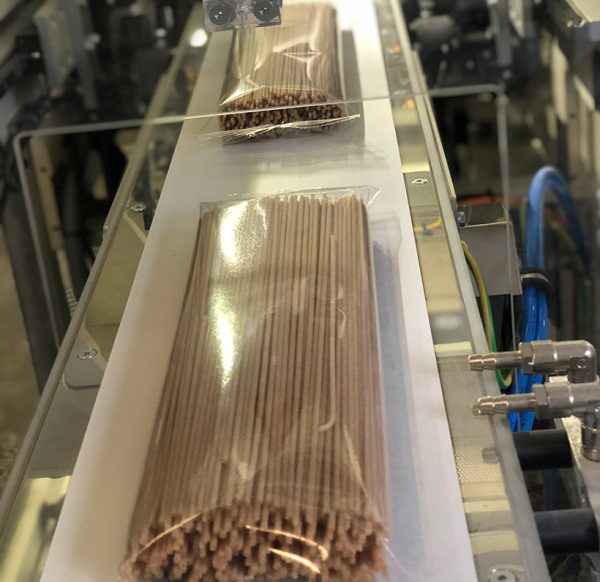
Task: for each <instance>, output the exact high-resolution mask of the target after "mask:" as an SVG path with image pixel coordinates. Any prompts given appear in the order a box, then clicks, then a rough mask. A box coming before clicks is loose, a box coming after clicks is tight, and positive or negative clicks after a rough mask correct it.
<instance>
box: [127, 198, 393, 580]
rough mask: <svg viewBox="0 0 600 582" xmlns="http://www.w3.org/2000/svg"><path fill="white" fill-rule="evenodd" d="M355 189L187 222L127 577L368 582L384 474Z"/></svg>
mask: <svg viewBox="0 0 600 582" xmlns="http://www.w3.org/2000/svg"><path fill="white" fill-rule="evenodd" d="M372 195H373V189H354V190H340V191H333V192H332V191H328V192H321V191H318V192H314V191H312V192H304V193H294V194H279V195H272V196H263V197H257V198H251V199H245V200H235V201H234V202H229V203H226V204H216V205H212V206H208V207H205V208H203V211H202V213H201V219H200V226H199V232H198V239H197V245H196V252H195V255H194V262H193V266H192V268H191V273H190V278H189V284H188V290H187V293H186V298H185V301H184V307H183V311H182V315H181V319H180V323H179V327H178V331H177V335H176V338H175V343H174V347H173V351H172V354H171V362H170V367H169V371H168V374H167V378H166V380H165V388H164V392H163V397H162V402H161V406H160V409H159V412H158V417H157V419H156V424H155V431H154V437H153V439H152V442H151V445H150V449H149V452H148V456H147V461H146V468H145V472H144V476H143V479H142V486H141V489H140V493H139V497H138V501H137V504H136V508H135V511H134V515H133V518H132V523H131V530H130V545H129V550H128V556H127V559H126V563H125V565H124V574H125V575H126V576H127V577H128V578H129V579H131V580H154V579H160V580H163V579H168V580H181V579H185V580H215V581H227V582H234V581H238V580H239V581H242V580H263V581H264V580H282V579H286V578H288V577H292V578H297V577H299V576H300V577H305V578H308V579H319V580H329V581H349V580H353V581H363V580H364V581H367V580H373V579H374V576H375V574H376V573H384V572H385V571H386V559H385V549H384V548H385V539H386V536H387V532H388V527H389V526H388V498H387V466H386V453H385V442H384V441H385V438H384V417H383V410H382V386H381V368H380V356H379V334H378V325H377V307H376V299H375V290H374V274H373V258H372V249H371V242H370V236H369V222H368V216H367V207H366V203H367V202H368V200H369V199H370V197H371V196H372Z"/></svg>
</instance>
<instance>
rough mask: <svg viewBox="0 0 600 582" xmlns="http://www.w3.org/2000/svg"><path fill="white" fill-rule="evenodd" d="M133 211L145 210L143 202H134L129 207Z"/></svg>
mask: <svg viewBox="0 0 600 582" xmlns="http://www.w3.org/2000/svg"><path fill="white" fill-rule="evenodd" d="M129 208H130V209H131V210H133V211H134V212H144V210H146V205H145V204H144V203H143V202H136V203H135V204H132V205H131V206H130V207H129Z"/></svg>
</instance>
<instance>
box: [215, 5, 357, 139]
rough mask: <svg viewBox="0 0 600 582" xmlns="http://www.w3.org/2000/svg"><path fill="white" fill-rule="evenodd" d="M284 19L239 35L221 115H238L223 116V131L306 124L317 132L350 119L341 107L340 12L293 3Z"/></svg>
mask: <svg viewBox="0 0 600 582" xmlns="http://www.w3.org/2000/svg"><path fill="white" fill-rule="evenodd" d="M282 18H283V24H282V25H280V26H272V27H266V28H252V29H249V30H245V31H242V32H236V33H235V36H234V41H233V47H232V51H231V56H230V60H229V66H228V72H227V79H226V81H225V85H224V87H223V93H222V96H221V105H220V112H221V113H228V112H232V115H224V116H222V117H221V118H220V124H221V129H222V130H246V129H249V128H254V127H261V126H272V125H296V126H298V125H299V126H302V125H303V124H305V126H306V127H307V128H311V129H316V128H324V127H327V126H329V125H332V124H335V123H338V122H339V121H341V120H342V119H343V118H345V117H346V116H347V115H348V111H347V108H346V107H345V105H343V104H341V103H340V102H341V101H343V92H342V82H341V73H340V62H339V54H338V31H337V19H336V11H335V9H334V8H333V7H332V6H331V5H330V4H328V3H326V2H322V3H294V2H292V1H291V0H290V1H289V2H285V3H284V7H283V12H282ZM335 102H337V103H335ZM252 110H262V111H252ZM244 111H248V112H247V113H244Z"/></svg>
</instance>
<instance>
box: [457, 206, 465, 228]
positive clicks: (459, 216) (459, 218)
mask: <svg viewBox="0 0 600 582" xmlns="http://www.w3.org/2000/svg"><path fill="white" fill-rule="evenodd" d="M456 222H458V226H460V227H461V228H463V227H465V226H467V215H466V214H465V213H464V212H463V211H462V210H459V211H458V212H457V213H456Z"/></svg>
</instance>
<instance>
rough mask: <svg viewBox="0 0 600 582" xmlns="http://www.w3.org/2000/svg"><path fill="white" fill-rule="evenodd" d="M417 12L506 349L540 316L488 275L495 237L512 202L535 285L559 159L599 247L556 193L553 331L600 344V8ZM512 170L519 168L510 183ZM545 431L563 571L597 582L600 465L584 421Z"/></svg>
mask: <svg viewBox="0 0 600 582" xmlns="http://www.w3.org/2000/svg"><path fill="white" fill-rule="evenodd" d="M403 8H404V11H405V14H406V16H407V19H408V20H409V22H410V24H409V29H410V33H411V38H412V41H413V43H414V46H415V47H417V50H418V51H419V55H420V58H421V63H422V66H423V70H424V75H425V77H426V78H427V82H428V85H429V88H430V90H431V95H432V101H433V106H434V108H435V113H436V118H437V122H438V126H439V131H440V134H441V137H442V141H443V144H444V150H445V153H446V157H447V160H448V164H449V167H450V172H451V174H452V177H453V182H454V185H455V189H456V198H457V200H456V204H457V216H458V223H459V231H460V232H461V237H462V238H463V240H466V241H467V242H468V244H469V246H470V247H471V249H472V250H473V252H474V253H477V254H478V255H479V258H480V264H481V265H482V270H483V271H484V275H485V278H486V281H487V282H488V285H489V287H490V295H491V300H492V306H493V312H494V322H495V327H496V336H497V338H498V349H499V350H500V351H501V350H503V349H504V350H511V349H513V346H514V345H515V343H516V342H518V341H520V340H521V339H522V338H521V334H520V326H521V321H522V319H523V318H524V317H526V316H527V314H526V313H523V302H522V289H518V288H517V289H515V288H511V289H507V288H506V285H504V286H503V284H502V283H503V282H506V280H507V279H508V277H509V271H508V269H504V270H502V272H501V274H500V275H499V274H498V272H494V270H493V269H489V268H488V269H487V272H485V271H486V267H485V265H486V264H489V263H493V264H496V265H497V261H496V262H494V261H493V260H490V259H491V258H492V257H493V256H494V254H497V253H498V248H499V247H498V244H497V241H496V245H495V247H494V245H491V244H490V241H491V240H492V233H493V232H498V221H499V220H501V217H502V216H504V212H503V210H502V205H507V204H508V206H509V207H508V208H506V210H507V215H508V216H509V217H510V219H511V222H512V226H513V228H512V230H504V231H503V230H500V232H501V233H502V232H504V235H505V236H508V237H509V238H511V239H512V240H510V241H507V242H505V243H503V244H504V245H506V244H508V245H509V246H510V247H511V248H514V249H516V250H515V254H514V265H515V267H516V272H517V278H518V277H519V271H521V278H522V282H523V283H525V277H526V276H528V275H527V274H526V270H525V258H524V252H523V250H524V246H525V237H526V236H527V235H526V218H525V216H526V210H527V196H528V188H529V184H530V183H531V180H532V177H533V175H534V174H535V173H536V172H537V170H538V169H539V168H540V167H542V166H548V165H551V166H554V167H555V168H557V169H558V170H559V171H560V173H561V174H562V175H563V176H564V177H565V178H566V181H567V183H568V185H569V188H570V189H571V192H572V194H573V197H574V199H575V201H576V205H577V212H578V214H579V216H580V217H581V222H582V230H583V236H584V238H585V240H586V242H587V248H588V250H589V257H587V258H586V261H585V265H584V263H583V261H582V257H581V256H580V255H579V254H578V252H577V250H576V249H575V245H574V244H573V241H572V240H569V235H568V233H567V230H568V229H567V226H566V222H565V219H564V217H563V216H562V215H561V209H560V205H559V204H558V202H557V200H556V199H554V198H552V197H548V201H547V204H546V209H545V219H544V220H545V227H544V231H545V238H546V245H545V250H546V270H545V272H544V273H543V275H544V277H545V279H546V282H547V284H548V291H549V293H551V296H552V301H551V305H550V319H551V334H552V336H553V337H554V338H555V339H562V340H572V339H585V340H588V341H590V342H592V343H594V344H595V345H596V346H598V345H600V343H599V342H600V320H599V317H598V314H599V313H600V312H599V307H600V287H598V284H599V283H600V279H599V271H598V251H599V248H598V238H597V237H598V234H597V233H598V232H600V214H599V196H598V191H599V189H598V185H599V183H600V181H599V180H600V155H599V154H600V149H599V148H600V124H599V120H600V42H599V41H600V4H598V3H597V2H586V1H585V0H557V1H555V2H550V1H546V2H544V1H533V0H499V1H489V0H457V1H452V2H448V1H445V0H405V1H404V2H403ZM500 109H502V111H503V112H504V113H505V116H503V115H498V112H499V110H500ZM503 133H505V136H506V138H507V139H506V140H503ZM503 167H504V168H506V167H509V168H510V182H508V183H509V184H510V190H509V191H508V192H506V191H505V188H506V184H507V181H506V180H503V176H502V171H503ZM507 232H508V233H509V234H508V235H507V234H506V233H507ZM511 232H512V234H513V236H511V234H510V233H511ZM529 276H530V275H529ZM524 286H525V285H524V284H523V286H522V288H524ZM511 295H512V298H511V297H510V296H511ZM511 302H512V305H513V308H512V309H511V308H510V307H509V306H510V304H511ZM483 309H485V308H484V307H483ZM513 323H515V325H513ZM515 332H516V333H515ZM575 422H576V421H575ZM534 429H535V430H533V431H532V432H530V433H516V434H515V445H516V448H517V453H518V454H519V458H520V461H521V467H522V469H523V471H524V474H525V478H526V483H527V485H528V490H529V495H530V499H531V503H532V507H533V509H534V510H535V511H536V512H537V513H536V521H537V523H538V527H539V530H540V533H541V540H542V545H543V548H544V551H545V552H546V555H547V561H548V565H549V570H550V574H551V576H552V578H553V579H555V580H569V579H577V580H597V579H598V572H599V568H598V559H597V556H598V550H599V549H600V546H599V542H598V507H597V504H596V501H595V496H594V488H595V485H594V482H595V481H596V480H597V477H598V475H597V472H596V471H595V468H594V466H593V465H594V463H591V464H590V463H586V461H585V460H582V457H581V454H580V453H579V452H578V450H577V445H576V444H575V442H574V441H573V435H574V434H575V433H574V432H573V430H574V429H573V423H572V422H571V421H562V420H545V421H539V420H538V421H536V423H535V424H534ZM575 430H576V429H575Z"/></svg>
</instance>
